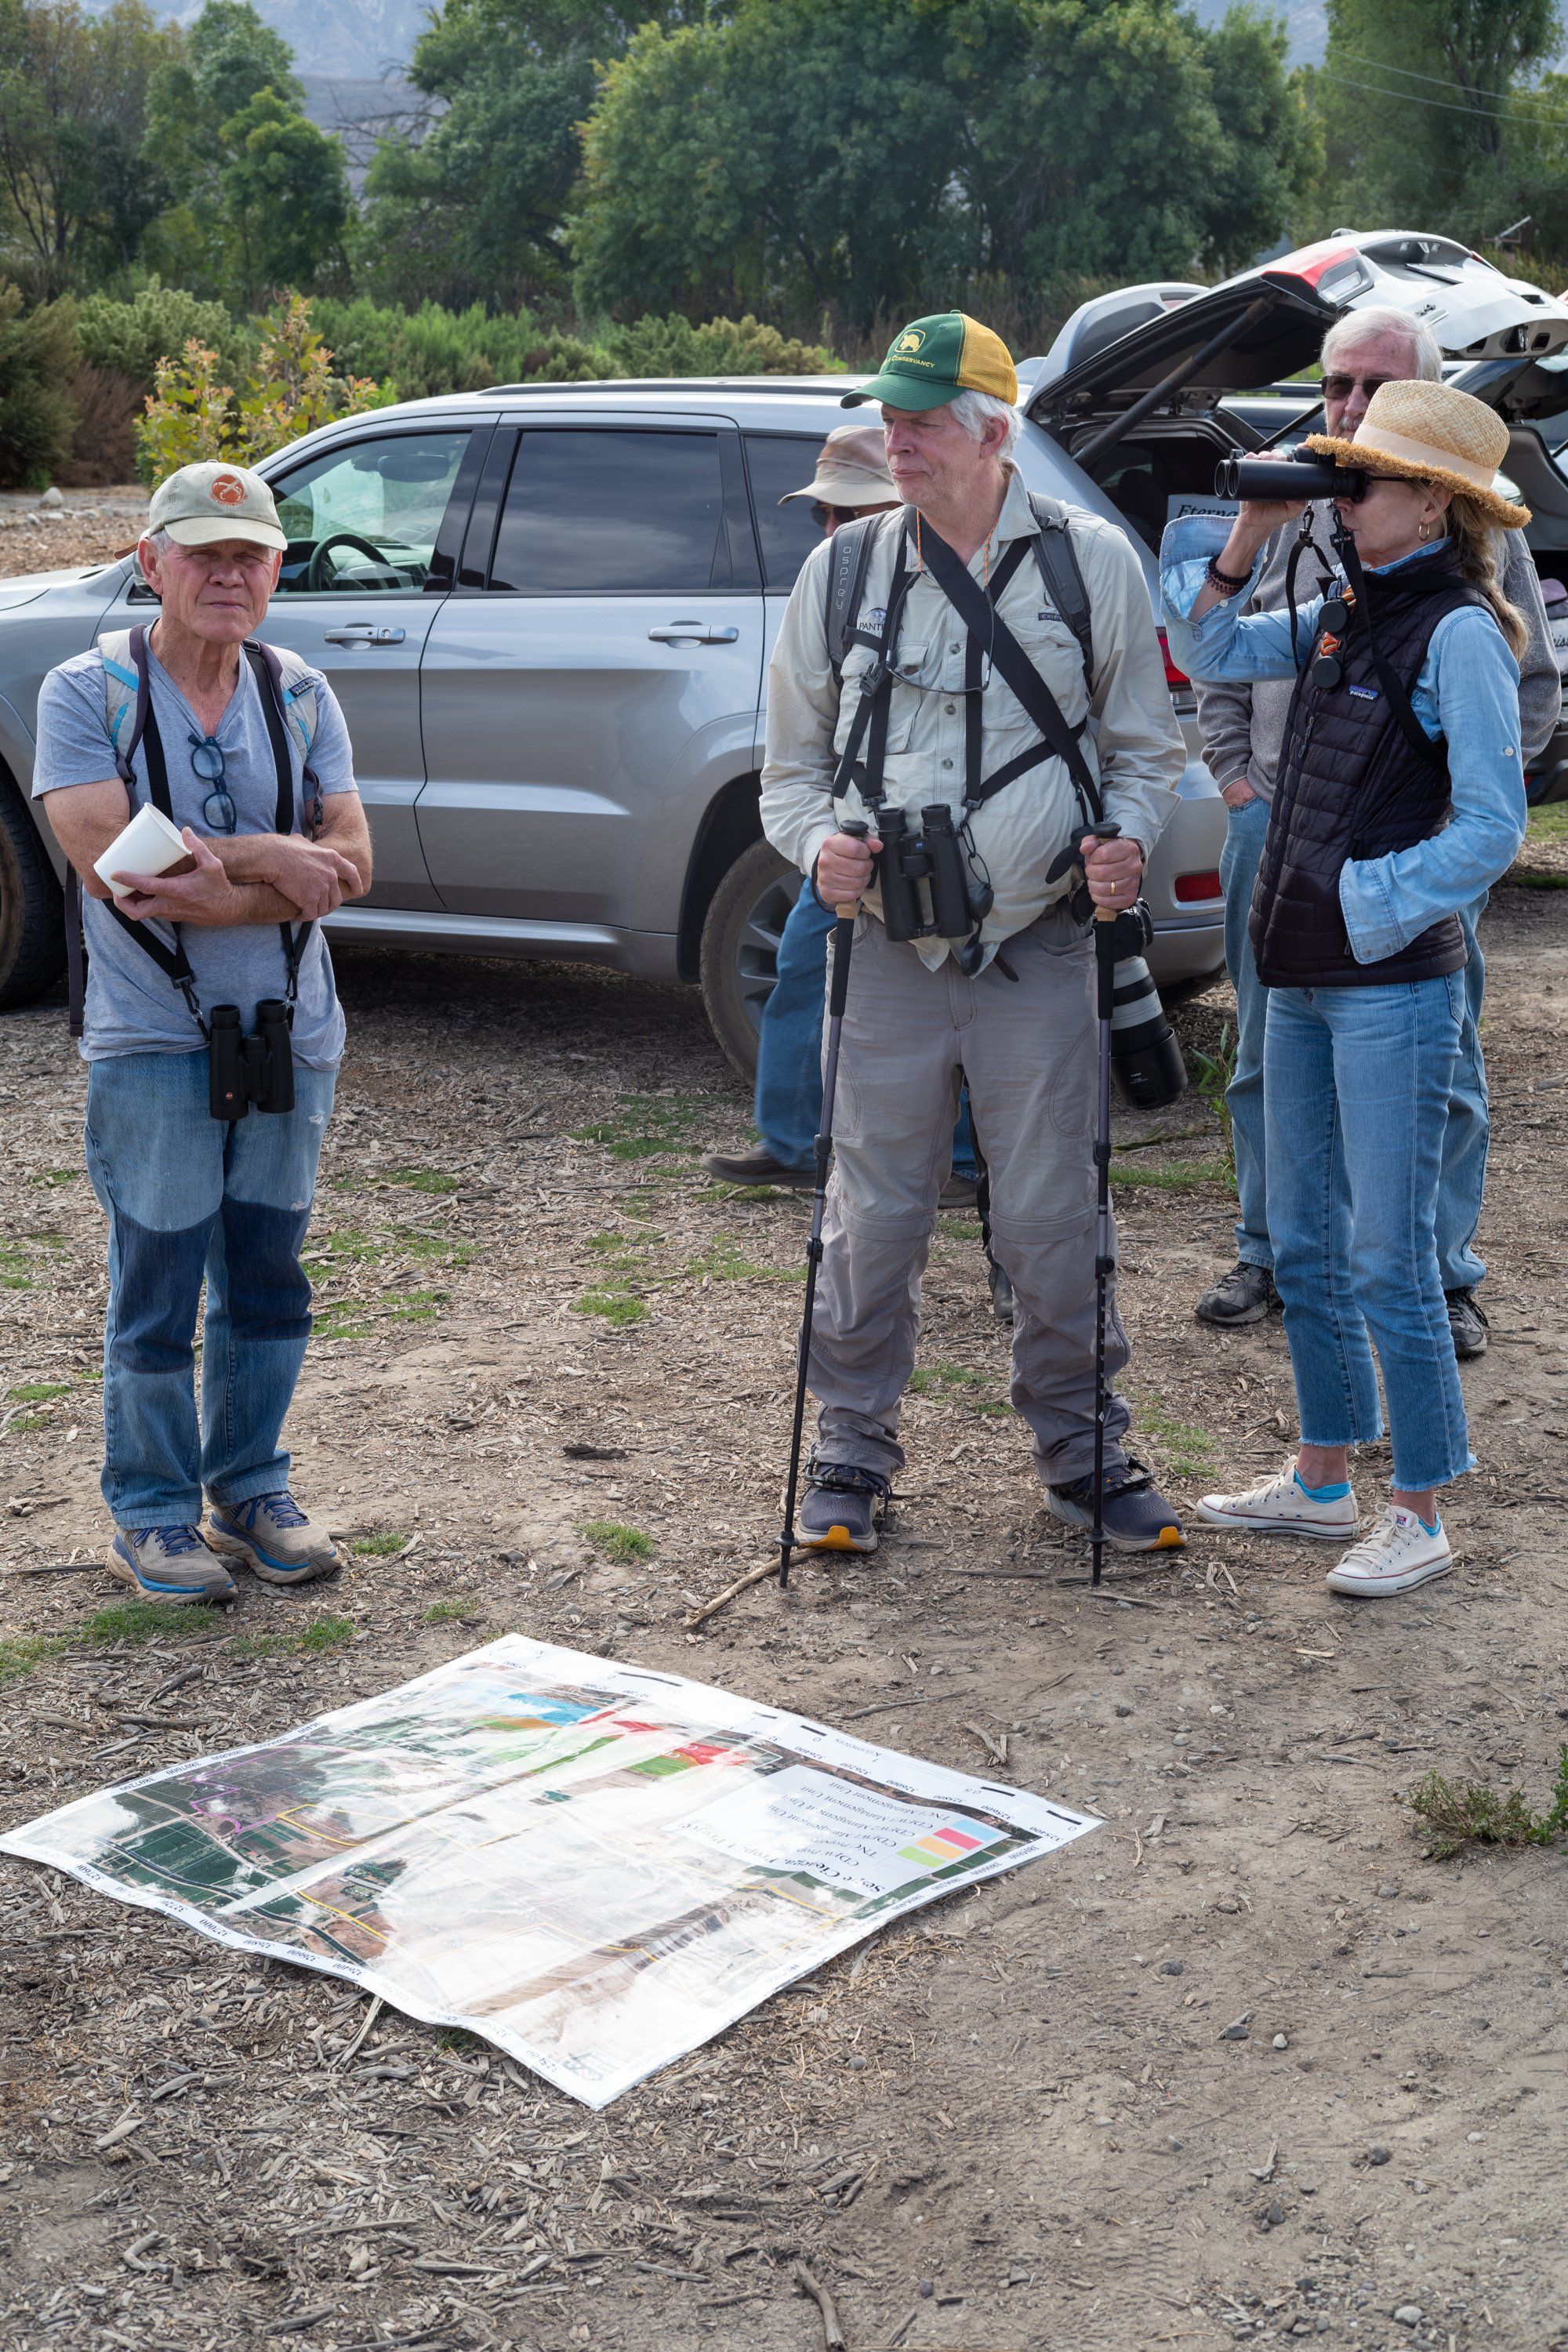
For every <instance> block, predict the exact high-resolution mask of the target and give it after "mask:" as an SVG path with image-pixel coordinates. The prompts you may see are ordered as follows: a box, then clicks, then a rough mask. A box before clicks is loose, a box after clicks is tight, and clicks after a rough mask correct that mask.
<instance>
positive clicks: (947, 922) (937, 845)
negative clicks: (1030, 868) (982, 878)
mask: <svg viewBox="0 0 1568 2352" xmlns="http://www.w3.org/2000/svg"><path fill="white" fill-rule="evenodd" d="M877 832H878V835H879V837H880V840H881V844H882V853H881V856H880V857H879V859H878V861H877V879H878V882H879V885H880V887H881V892H882V921H883V924H884V926H885V928H886V929H887V934H888V937H889V939H890V940H930V939H938V940H967V939H968V937H969V935H970V933H971V932H972V931H973V929H975V927H976V926H977V925H978V924H980V923H983V922H984V919H985V918H986V916H987V915H988V914H989V913H990V912H991V906H992V901H993V898H994V895H995V894H994V891H993V890H992V888H991V886H990V884H989V883H972V882H971V880H970V876H969V866H968V861H967V859H966V858H965V856H964V854H963V843H962V842H961V841H960V839H959V837H958V835H957V834H956V833H955V832H954V830H953V824H952V810H951V809H950V808H948V807H946V806H945V805H944V804H943V803H942V802H941V801H937V802H933V803H932V804H931V807H930V808H923V809H921V812H920V831H919V832H918V833H911V832H910V815H909V811H908V810H907V809H901V808H884V809H880V810H879V812H878V814H877ZM928 909H929V912H928Z"/></svg>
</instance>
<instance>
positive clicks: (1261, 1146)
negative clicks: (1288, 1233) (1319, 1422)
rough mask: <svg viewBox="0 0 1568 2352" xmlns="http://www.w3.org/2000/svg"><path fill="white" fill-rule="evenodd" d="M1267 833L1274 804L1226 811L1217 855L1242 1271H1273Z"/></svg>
mask: <svg viewBox="0 0 1568 2352" xmlns="http://www.w3.org/2000/svg"><path fill="white" fill-rule="evenodd" d="M1267 833H1268V802H1267V801H1263V800H1250V801H1247V802H1245V803H1243V804H1242V806H1241V807H1240V808H1238V809H1227V810H1226V822H1225V847H1224V848H1223V849H1222V850H1221V851H1220V854H1219V879H1220V887H1221V889H1222V890H1223V891H1224V892H1225V961H1226V969H1227V971H1229V973H1230V984H1231V986H1232V987H1233V988H1234V989H1235V991H1236V1073H1235V1076H1233V1077H1232V1079H1231V1082H1230V1084H1229V1086H1228V1087H1226V1090H1225V1106H1226V1110H1228V1111H1229V1113H1230V1133H1231V1142H1232V1146H1233V1149H1234V1150H1235V1154H1236V1196H1237V1209H1238V1211H1239V1214H1238V1215H1237V1221H1236V1254H1237V1257H1238V1258H1239V1259H1240V1261H1241V1263H1242V1265H1273V1263H1274V1251H1273V1248H1272V1245H1271V1244H1270V1243H1269V1239H1268V1206H1267V1198H1266V1192H1267V1187H1266V1181H1265V1173H1266V1170H1267V1166H1268V1160H1267V1152H1266V1145H1265V1138H1264V1125H1263V1030H1264V1022H1265V1019H1266V1016H1267V1014H1268V990H1267V989H1266V988H1265V987H1264V985H1263V982H1261V981H1260V980H1259V979H1258V966H1257V964H1256V963H1255V962H1254V961H1253V957H1252V941H1251V940H1250V939H1249V938H1248V936H1247V915H1248V913H1249V912H1250V911H1251V907H1252V886H1253V884H1254V883H1255V882H1256V881H1257V879H1258V859H1259V858H1260V857H1261V856H1262V855H1263V841H1264V836H1265V835H1266V834H1267Z"/></svg>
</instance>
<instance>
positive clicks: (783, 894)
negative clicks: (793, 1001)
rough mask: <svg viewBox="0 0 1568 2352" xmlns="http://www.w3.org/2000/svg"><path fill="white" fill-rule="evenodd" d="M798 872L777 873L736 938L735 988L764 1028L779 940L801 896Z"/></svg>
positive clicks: (750, 1017) (750, 1018)
mask: <svg viewBox="0 0 1568 2352" xmlns="http://www.w3.org/2000/svg"><path fill="white" fill-rule="evenodd" d="M800 891H801V877H800V876H799V875H798V874H777V875H775V876H774V877H773V880H772V881H771V882H769V883H768V884H767V886H766V887H765V888H763V889H762V890H759V891H758V893H757V895H756V897H755V898H753V899H752V903H751V905H750V906H749V907H748V908H747V909H746V913H745V917H744V919H743V920H742V924H741V929H740V934H739V937H738V938H737V940H736V941H735V987H736V993H737V995H738V996H739V998H740V1002H741V1009H742V1012H743V1013H744V1014H745V1016H746V1020H747V1022H748V1023H749V1024H750V1025H751V1027H752V1030H753V1031H760V1030H761V1027H762V1021H763V1005H764V1004H766V1003H767V1001H768V999H769V997H770V996H771V995H772V994H773V986H774V983H775V982H776V981H777V979H778V976H779V943H780V941H781V940H782V939H783V938H784V925H785V923H786V922H787V921H788V920H789V915H790V909H791V908H792V907H793V906H794V905H795V900H796V899H797V898H799V896H800Z"/></svg>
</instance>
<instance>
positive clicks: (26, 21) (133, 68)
mask: <svg viewBox="0 0 1568 2352" xmlns="http://www.w3.org/2000/svg"><path fill="white" fill-rule="evenodd" d="M177 38H178V36H177V35H175V34H174V33H172V32H170V31H168V30H160V28H159V26H158V25H157V24H156V22H155V21H154V19H153V13H152V11H151V9H150V8H148V7H146V6H144V5H142V0H115V5H113V6H112V7H110V8H109V9H108V10H107V11H106V12H105V13H104V14H103V15H102V16H100V17H97V18H96V19H93V20H90V21H89V20H88V19H86V18H84V17H83V16H82V14H81V11H80V9H79V7H78V6H76V5H75V4H74V0H0V205H3V216H0V228H3V229H5V230H6V231H8V233H9V241H10V242H11V243H12V245H13V247H14V248H15V250H16V256H17V266H18V268H19V270H20V272H21V273H22V274H23V275H24V276H25V278H26V281H27V283H28V284H29V286H30V287H31V288H32V289H33V290H34V291H35V292H37V294H40V295H46V296H47V295H51V294H55V293H58V291H59V290H60V289H62V288H63V287H65V286H66V285H68V283H70V282H71V280H72V279H73V278H76V277H79V276H86V275H88V274H89V273H91V274H101V273H102V272H103V271H104V270H106V269H110V270H111V269H114V268H123V267H124V266H125V264H126V263H128V262H129V261H130V260H131V258H132V256H133V254H134V253H135V250H136V247H137V245H138V242H139V240H140V238H141V236H142V231H143V229H144V228H145V226H146V225H147V223H148V221H149V220H151V219H152V218H153V215H154V214H155V213H156V212H157V211H158V210H159V208H160V206H161V205H162V204H163V202H164V201H165V198H166V190H165V189H164V187H163V183H162V180H161V178H160V177H159V175H158V174H157V173H156V171H155V170H154V171H151V172H150V171H148V170H147V169H145V168H144V167H143V166H142V163H141V162H140V160H139V158H140V151H141V146H142V135H143V129H144V123H145V117H146V108H147V100H148V92H149V87H150V84H151V82H152V80H153V78H154V76H155V74H156V72H157V69H158V68H159V67H160V65H161V64H162V62H163V60H164V59H165V58H168V57H169V56H170V55H171V53H172V51H173V49H174V46H175V43H176V41H177Z"/></svg>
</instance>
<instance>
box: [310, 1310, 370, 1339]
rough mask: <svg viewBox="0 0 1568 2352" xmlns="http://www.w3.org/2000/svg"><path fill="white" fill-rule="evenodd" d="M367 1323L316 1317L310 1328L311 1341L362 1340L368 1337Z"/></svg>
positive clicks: (368, 1328) (333, 1317)
mask: <svg viewBox="0 0 1568 2352" xmlns="http://www.w3.org/2000/svg"><path fill="white" fill-rule="evenodd" d="M370 1328H371V1327H370V1325H369V1324H368V1323H354V1322H346V1323H345V1322H343V1321H342V1319H341V1318H339V1317H337V1316H335V1315H321V1316H318V1317H317V1318H316V1319H315V1321H314V1322H313V1323H312V1324H311V1326H310V1337H311V1339H365V1338H367V1337H368V1336H369V1332H370Z"/></svg>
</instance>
